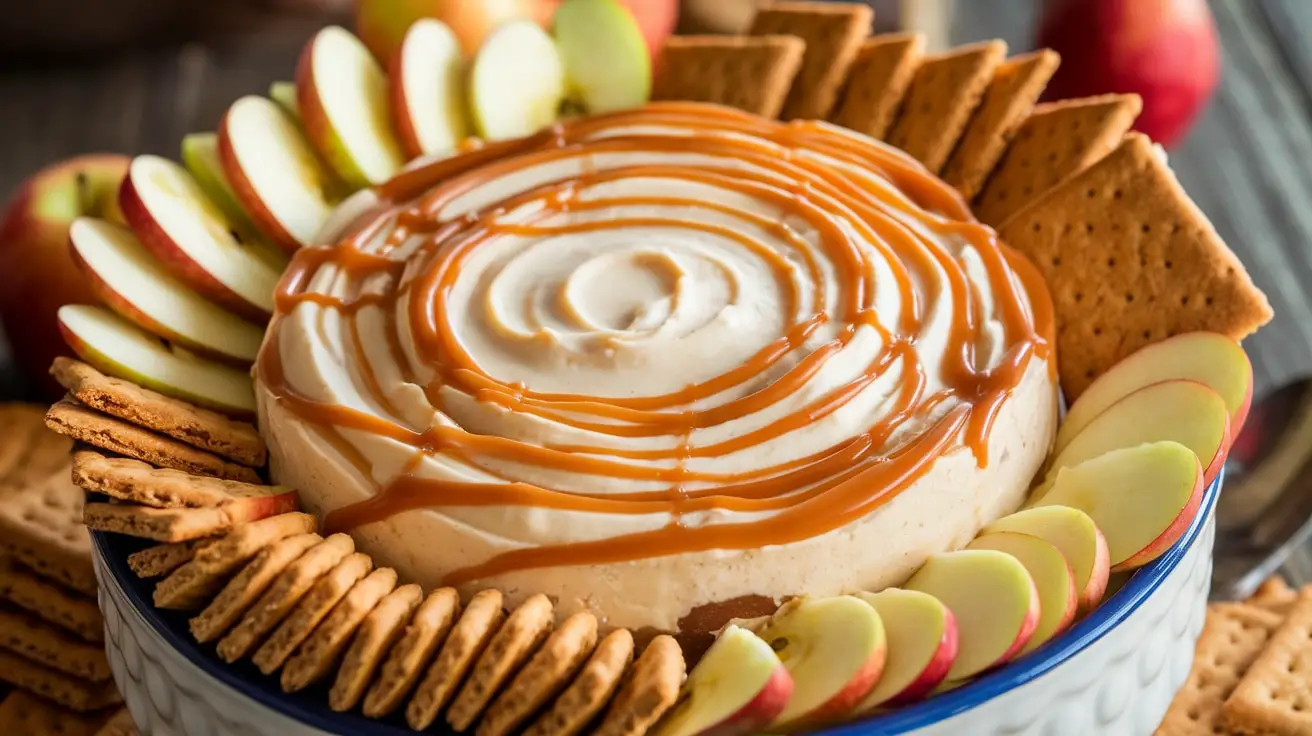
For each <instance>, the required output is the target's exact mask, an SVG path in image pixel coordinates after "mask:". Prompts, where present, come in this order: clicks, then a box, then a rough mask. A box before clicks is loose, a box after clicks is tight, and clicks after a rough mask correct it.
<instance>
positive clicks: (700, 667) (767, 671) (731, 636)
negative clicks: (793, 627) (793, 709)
mask: <svg viewBox="0 0 1312 736" xmlns="http://www.w3.org/2000/svg"><path fill="white" fill-rule="evenodd" d="M792 694H793V678H792V675H790V674H788V670H787V669H786V668H785V667H784V665H783V663H782V662H780V661H779V657H778V655H776V654H775V653H774V650H773V649H771V648H770V645H769V644H766V643H765V642H764V641H762V640H761V639H760V638H759V637H757V636H756V635H755V634H753V633H752V632H750V631H748V630H746V629H742V628H739V627H737V626H728V627H726V628H725V629H724V631H723V632H721V633H720V636H719V637H718V638H716V640H715V643H714V644H712V645H711V648H710V649H708V650H706V654H704V655H702V658H701V661H700V662H698V663H697V666H696V667H694V668H693V670H692V672H690V673H689V674H688V679H687V681H686V682H684V684H683V690H682V691H681V692H680V693H679V700H678V701H677V702H676V703H675V704H674V707H673V708H671V709H670V710H669V712H668V713H666V714H665V717H664V718H662V719H661V721H660V722H659V723H658V724H657V725H656V727H655V729H654V730H653V731H652V733H653V736H739V734H742V735H743V736H746V734H753V733H758V732H760V730H761V729H762V728H764V727H765V726H767V725H769V724H770V722H772V721H773V720H774V719H775V717H776V716H778V715H779V713H781V712H782V711H783V709H784V706H785V705H787V703H788V700H789V698H790V697H792Z"/></svg>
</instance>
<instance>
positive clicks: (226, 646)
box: [218, 534, 355, 662]
mask: <svg viewBox="0 0 1312 736" xmlns="http://www.w3.org/2000/svg"><path fill="white" fill-rule="evenodd" d="M354 551H355V542H354V541H353V540H352V539H351V538H350V537H349V536H347V535H345V534H334V535H332V536H330V537H328V538H327V539H325V540H323V541H322V542H320V543H318V544H317V545H315V546H314V547H311V548H310V549H308V550H306V552H305V553H304V554H302V555H301V556H300V557H298V558H297V559H296V561H295V562H293V563H292V564H290V565H288V566H287V568H286V569H285V570H283V571H282V573H281V574H280V575H278V577H277V578H275V579H274V581H273V584H272V585H270V586H269V589H268V590H266V591H265V592H264V595H261V596H260V599H259V600H258V601H257V602H256V603H255V605H254V606H251V608H250V609H249V610H247V611H246V613H245V614H244V615H243V616H242V619H241V621H240V622H239V623H238V624H237V627H236V628H234V629H233V630H232V631H229V632H228V634H227V636H224V637H223V638H222V639H221V640H219V647H218V651H219V656H220V657H222V658H223V660H224V661H226V662H236V661H237V660H239V659H241V658H242V657H245V656H246V655H247V654H248V653H250V651H251V649H253V648H254V647H255V645H256V644H258V643H260V641H261V640H262V639H263V638H264V636H265V634H268V633H269V632H270V631H272V630H273V629H274V627H275V626H277V625H278V624H280V623H281V622H282V620H283V619H284V618H286V617H287V615H288V614H289V613H291V612H292V610H293V609H295V608H296V604H297V603H300V601H301V599H302V598H304V597H305V594H306V593H309V592H310V589H311V588H313V587H314V584H315V583H316V582H318V581H319V579H320V578H322V577H323V576H325V575H327V574H328V573H329V572H330V571H332V570H333V569H334V568H336V567H337V565H338V563H340V562H341V561H342V560H344V559H346V558H347V557H348V556H349V555H351V554H352V553H353V552H354ZM306 633H307V634H308V633H309V632H306Z"/></svg>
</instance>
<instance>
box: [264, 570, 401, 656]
mask: <svg viewBox="0 0 1312 736" xmlns="http://www.w3.org/2000/svg"><path fill="white" fill-rule="evenodd" d="M373 567H374V560H373V558H372V557H370V556H369V555H366V554H364V553H361V552H355V553H353V554H349V555H347V556H346V559H344V560H342V561H341V562H339V563H337V566H336V567H334V568H333V569H331V570H329V571H328V573H327V574H326V575H324V576H323V577H321V578H319V579H318V580H316V581H315V583H314V586H313V587H311V588H310V590H309V591H308V592H306V594H305V595H304V596H302V597H301V600H300V601H299V602H298V603H297V604H296V607H295V608H294V609H292V611H291V613H289V614H288V615H287V618H285V619H283V622H282V623H281V624H279V625H278V628H277V629H275V630H274V632H273V633H272V634H270V635H269V638H268V639H266V640H265V642H264V644H262V645H261V646H260V648H259V649H257V650H256V651H255V656H254V657H252V658H251V659H252V661H253V662H255V666H256V667H259V668H260V671H261V672H263V673H264V674H266V675H271V674H273V673H274V672H277V671H278V669H279V668H281V667H282V666H283V664H285V663H286V662H287V659H288V658H289V657H291V656H292V652H294V651H296V648H297V647H299V646H300V645H301V643H302V642H304V641H305V640H306V639H308V638H309V637H310V635H311V634H313V633H314V630H315V628H316V627H318V626H319V624H320V623H322V622H323V620H324V619H326V618H327V617H328V614H329V613H331V612H332V610H333V608H334V607H335V606H336V605H337V604H338V603H339V602H340V601H341V600H342V599H343V598H345V597H346V594H347V593H349V592H350V591H351V588H353V587H354V586H355V585H356V583H359V582H360V581H361V580H362V579H363V578H364V577H365V576H366V575H368V574H369V573H370V571H372V570H373ZM393 576H394V577H395V574H394V575H393ZM392 582H393V583H395V582H396V581H395V579H393V581H392Z"/></svg>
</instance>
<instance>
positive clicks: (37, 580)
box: [0, 556, 105, 642]
mask: <svg viewBox="0 0 1312 736" xmlns="http://www.w3.org/2000/svg"><path fill="white" fill-rule="evenodd" d="M0 598H3V599H5V600H7V601H9V602H10V603H12V604H14V605H15V606H18V607H19V608H22V609H24V610H26V611H28V612H29V613H33V614H36V615H37V616H38V617H39V618H41V619H43V620H45V621H49V622H50V623H52V624H55V625H56V626H59V627H62V628H63V629H65V630H67V631H71V632H73V633H74V634H76V635H78V636H80V637H82V638H83V639H85V640H87V641H91V642H103V641H104V640H105V630H104V621H103V620H102V619H101V617H100V608H99V607H98V606H97V605H96V601H95V599H94V598H91V597H89V596H82V595H78V594H76V593H74V592H72V591H70V590H68V589H67V588H65V587H63V586H61V585H57V584H55V583H53V582H50V581H48V580H46V579H45V578H42V577H41V576H39V575H37V574H36V573H33V572H32V571H30V570H28V569H27V568H25V567H23V566H22V565H19V564H18V563H16V562H14V561H13V560H12V559H10V558H8V557H2V556H0Z"/></svg>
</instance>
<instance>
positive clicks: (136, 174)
mask: <svg viewBox="0 0 1312 736" xmlns="http://www.w3.org/2000/svg"><path fill="white" fill-rule="evenodd" d="M119 204H120V205H121V206H122V208H123V214H124V216H125V217H126V218H127V221H128V225H130V226H131V227H132V232H133V233H135V234H136V236H137V239H138V240H140V241H141V244H142V245H144V246H145V247H146V250H149V251H150V253H151V255H153V256H155V258H157V259H158V260H159V262H160V264H161V265H162V266H163V267H164V268H165V269H166V270H168V272H169V273H171V274H173V275H174V276H175V277H177V279H178V280H179V281H181V282H182V283H184V284H186V285H187V286H189V287H190V288H191V289H193V290H194V291H196V292H197V293H198V294H200V295H201V296H203V297H205V298H207V299H210V300H211V301H214V302H217V303H218V304H221V305H222V306H224V307H225V308H227V309H228V310H230V311H232V312H235V313H237V314H240V315H241V316H243V317H246V318H248V319H251V320H255V321H257V322H264V321H265V320H267V319H268V317H269V314H271V313H272V312H273V292H274V290H275V289H276V288H277V286H278V279H279V278H281V277H282V263H281V261H282V259H281V258H280V256H279V255H278V253H277V252H276V251H275V250H273V249H272V248H270V247H268V246H265V245H264V244H263V243H259V242H253V243H247V242H242V241H241V240H240V231H239V228H238V227H237V226H235V225H234V224H233V222H232V221H231V220H230V219H229V218H228V217H227V216H225V215H224V214H223V212H222V211H221V210H220V209H219V208H218V207H217V206H216V205H215V204H214V203H213V202H211V201H210V199H209V197H207V196H205V192H204V191H202V190H201V188H200V185H199V184H197V183H196V180H195V179H194V178H192V176H191V174H189V173H187V170H186V169H184V168H182V167H181V166H179V165H178V164H175V163H173V162H172V161H169V160H168V159H165V158H161V157H159V156H138V157H136V158H135V159H133V160H132V165H131V166H130V167H128V175H127V177H126V178H124V179H123V186H122V188H121V189H120V190H119Z"/></svg>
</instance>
